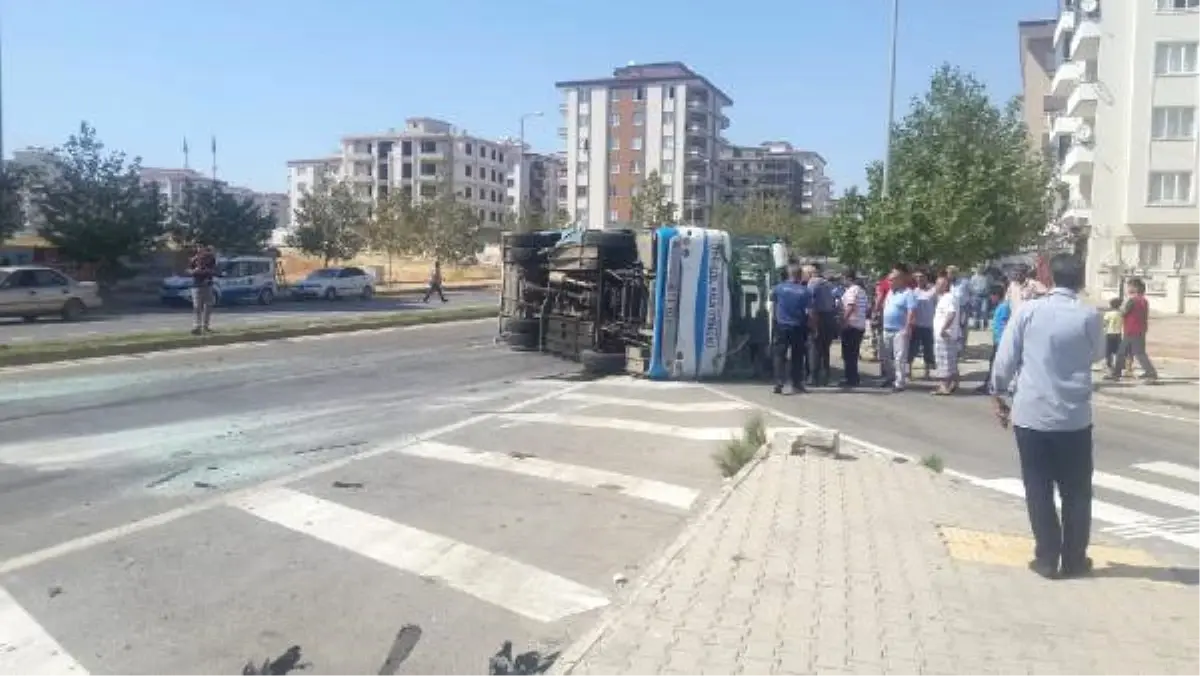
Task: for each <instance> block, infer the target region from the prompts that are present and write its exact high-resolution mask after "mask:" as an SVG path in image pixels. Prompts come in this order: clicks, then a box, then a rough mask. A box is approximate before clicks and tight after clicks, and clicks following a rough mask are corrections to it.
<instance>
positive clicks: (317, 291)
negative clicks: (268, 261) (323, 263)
mask: <svg viewBox="0 0 1200 676" xmlns="http://www.w3.org/2000/svg"><path fill="white" fill-rule="evenodd" d="M374 294H375V279H374V278H373V277H371V275H368V274H367V273H366V272H365V271H364V270H363V269H362V268H355V267H347V268H322V269H320V270H314V271H313V272H312V273H310V274H309V275H308V276H307V277H305V278H304V280H303V281H301V282H300V283H298V284H294V285H292V297H293V298H296V299H304V298H324V299H325V300H337V299H338V298H346V297H358V298H363V299H367V298H370V297H371V296H373V295H374Z"/></svg>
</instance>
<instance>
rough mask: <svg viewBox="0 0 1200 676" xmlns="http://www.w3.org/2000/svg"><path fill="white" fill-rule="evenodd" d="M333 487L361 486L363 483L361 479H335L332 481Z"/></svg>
mask: <svg viewBox="0 0 1200 676" xmlns="http://www.w3.org/2000/svg"><path fill="white" fill-rule="evenodd" d="M333 487H334V488H362V487H363V483H362V482H361V481H335V482H333Z"/></svg>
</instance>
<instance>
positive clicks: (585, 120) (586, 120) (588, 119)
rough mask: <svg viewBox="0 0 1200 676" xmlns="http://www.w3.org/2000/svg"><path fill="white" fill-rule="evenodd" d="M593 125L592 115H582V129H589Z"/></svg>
mask: <svg viewBox="0 0 1200 676" xmlns="http://www.w3.org/2000/svg"><path fill="white" fill-rule="evenodd" d="M591 124H592V116H591V115H580V116H579V127H580V128H581V129H584V128H587V127H589V126H591Z"/></svg>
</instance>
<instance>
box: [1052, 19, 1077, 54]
mask: <svg viewBox="0 0 1200 676" xmlns="http://www.w3.org/2000/svg"><path fill="white" fill-rule="evenodd" d="M1073 30H1075V11H1074V10H1071V9H1064V10H1063V13H1062V14H1061V15H1060V16H1059V17H1058V25H1056V26H1055V27H1054V49H1055V50H1058V49H1059V45H1061V44H1062V40H1063V36H1064V35H1066V34H1067V33H1070V32H1071V31H1073Z"/></svg>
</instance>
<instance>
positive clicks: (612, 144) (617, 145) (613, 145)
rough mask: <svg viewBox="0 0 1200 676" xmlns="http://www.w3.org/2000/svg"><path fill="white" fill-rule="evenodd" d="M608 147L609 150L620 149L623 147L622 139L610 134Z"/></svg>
mask: <svg viewBox="0 0 1200 676" xmlns="http://www.w3.org/2000/svg"><path fill="white" fill-rule="evenodd" d="M608 149H609V150H620V149H621V140H620V139H618V138H617V137H616V136H609V137H608Z"/></svg>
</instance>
